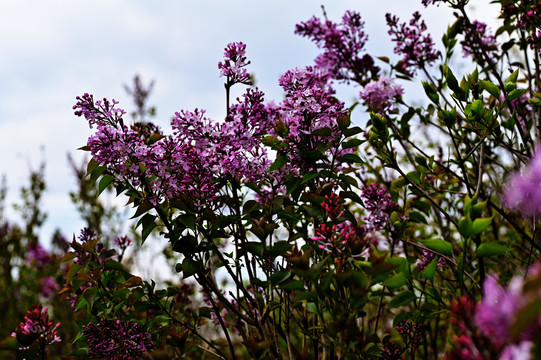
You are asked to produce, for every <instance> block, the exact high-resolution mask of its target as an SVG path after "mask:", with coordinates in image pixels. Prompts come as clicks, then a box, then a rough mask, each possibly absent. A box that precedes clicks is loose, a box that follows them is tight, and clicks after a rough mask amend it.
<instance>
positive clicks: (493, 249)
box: [476, 243, 509, 257]
mask: <svg viewBox="0 0 541 360" xmlns="http://www.w3.org/2000/svg"><path fill="white" fill-rule="evenodd" d="M507 251H509V249H508V248H507V246H504V245H500V244H498V243H483V244H481V245H479V247H478V248H477V253H476V256H477V257H486V256H499V255H503V254H505V253H507Z"/></svg>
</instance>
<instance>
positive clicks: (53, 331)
mask: <svg viewBox="0 0 541 360" xmlns="http://www.w3.org/2000/svg"><path fill="white" fill-rule="evenodd" d="M59 326H60V323H57V324H56V325H53V322H52V319H49V313H48V311H47V308H46V307H45V308H44V307H42V306H41V305H33V306H32V310H30V311H27V313H26V316H25V317H24V321H23V322H21V323H20V324H19V325H18V326H17V329H16V330H15V332H13V333H12V334H11V336H12V337H16V338H17V341H18V342H19V345H21V349H28V348H30V347H31V346H32V345H33V344H34V342H35V341H39V343H40V344H41V345H42V346H45V345H50V344H53V343H56V342H60V340H61V339H60V336H59V335H58V332H57V329H58V327H59Z"/></svg>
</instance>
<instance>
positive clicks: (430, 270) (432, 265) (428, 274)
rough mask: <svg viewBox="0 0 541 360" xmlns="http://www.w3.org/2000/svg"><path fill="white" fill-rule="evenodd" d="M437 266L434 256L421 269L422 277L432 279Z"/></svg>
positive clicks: (436, 258) (436, 259)
mask: <svg viewBox="0 0 541 360" xmlns="http://www.w3.org/2000/svg"><path fill="white" fill-rule="evenodd" d="M437 268H438V257H437V256H436V257H434V259H432V261H431V262H430V264H428V266H427V267H426V269H425V271H423V277H424V278H425V279H428V280H431V281H432V280H434V275H435V274H436V269H437Z"/></svg>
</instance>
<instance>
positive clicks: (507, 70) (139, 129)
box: [16, 0, 541, 359]
mask: <svg viewBox="0 0 541 360" xmlns="http://www.w3.org/2000/svg"><path fill="white" fill-rule="evenodd" d="M420 5H424V6H425V7H427V6H434V5H437V6H442V7H443V6H448V7H450V8H451V9H452V10H453V13H454V15H455V17H456V21H455V23H454V24H452V25H451V26H450V27H449V28H448V30H447V32H446V33H445V34H444V36H443V38H442V47H441V48H440V47H437V46H436V44H435V42H434V40H433V37H432V35H431V34H430V32H429V29H428V28H427V26H426V24H425V22H424V21H423V20H422V18H421V15H420V12H418V11H417V12H415V13H414V14H413V18H412V19H411V20H410V21H409V22H406V23H401V22H400V19H399V18H398V17H397V16H395V15H392V14H387V15H386V22H387V25H388V27H389V31H388V32H389V35H390V41H392V42H393V43H394V52H395V56H396V60H391V58H389V57H374V56H372V55H370V54H368V52H367V50H366V46H365V45H366V43H367V41H368V35H367V34H366V33H365V31H364V21H363V20H362V18H361V16H360V14H359V13H357V12H353V11H348V12H346V13H345V14H344V15H343V17H342V18H341V21H340V22H333V21H332V20H329V19H328V18H327V14H325V12H324V17H323V18H318V17H312V18H310V19H309V20H308V21H305V22H301V23H299V24H298V25H297V26H296V28H295V32H296V33H297V34H298V35H300V36H303V37H306V38H308V39H309V40H311V41H313V42H314V43H315V45H316V46H317V47H318V48H319V49H321V51H322V52H321V54H320V55H319V56H318V57H317V58H316V59H315V60H314V64H312V65H307V66H305V67H299V68H295V69H290V70H287V71H284V73H283V75H282V76H281V77H280V78H279V80H278V83H279V85H280V86H281V88H282V89H283V91H284V97H283V100H281V101H279V102H273V101H268V100H267V99H265V94H264V92H263V91H262V90H260V89H259V88H257V87H256V86H255V84H254V80H253V76H252V74H251V73H250V69H249V65H250V61H249V60H248V56H247V46H246V45H245V44H244V43H242V42H233V43H230V44H228V45H227V46H226V48H225V53H224V59H223V60H222V61H220V62H218V71H219V75H220V76H221V77H223V78H224V87H225V92H226V97H225V98H226V104H225V109H226V115H225V117H224V119H221V120H216V119H210V118H209V117H207V116H206V113H205V110H203V109H201V108H197V109H193V110H179V111H178V112H176V114H175V116H174V117H173V119H172V120H171V123H170V124H171V129H170V130H167V129H160V128H158V127H157V126H156V125H154V124H152V123H151V122H149V121H146V120H145V119H144V118H145V116H146V115H145V114H146V111H140V112H135V113H136V114H138V113H139V114H142V115H140V116H139V118H140V119H139V120H141V121H133V122H130V121H129V120H128V119H126V118H125V115H126V112H125V111H124V110H122V109H121V108H120V107H119V105H120V104H118V103H117V102H116V101H114V100H107V99H103V100H100V101H95V100H94V97H93V96H92V95H89V94H84V95H82V96H80V97H77V103H76V104H75V106H74V110H75V115H77V116H79V117H83V118H84V119H85V120H86V121H87V122H88V123H89V127H90V129H92V131H93V133H92V134H91V135H90V137H89V139H88V141H87V144H86V146H85V147H83V150H86V151H88V152H89V153H90V155H91V157H92V159H91V160H90V161H89V163H88V167H87V169H88V174H87V175H88V177H89V179H90V180H91V181H92V182H95V185H94V186H96V187H97V189H98V194H99V193H100V192H102V191H104V190H105V189H107V188H114V189H115V190H116V192H117V195H121V194H124V195H125V196H126V197H127V198H128V204H130V205H131V206H132V207H133V209H132V210H133V212H134V218H137V219H138V221H137V228H138V233H139V234H140V239H141V241H142V242H144V241H148V242H151V241H153V237H154V236H161V237H164V238H166V239H167V240H168V241H169V247H168V249H167V251H166V252H167V253H168V256H169V259H170V261H171V262H172V266H174V269H175V270H176V272H177V273H179V274H181V278H180V276H179V279H177V280H172V281H170V282H169V283H168V284H167V285H166V286H165V287H164V288H158V287H157V286H156V284H155V282H154V281H153V280H151V279H143V278H141V277H139V276H136V275H134V274H132V273H131V271H130V269H129V268H127V267H126V266H125V265H124V264H123V262H124V261H123V260H124V255H125V251H126V248H127V247H128V246H134V245H135V242H133V243H132V242H131V241H129V240H130V239H129V238H128V237H125V236H122V237H117V238H115V239H116V240H115V241H114V242H115V246H116V247H117V248H118V249H119V250H120V251H119V252H117V251H116V250H115V249H111V248H110V246H109V245H110V244H107V243H106V242H105V241H104V240H105V239H103V238H102V237H100V234H98V233H97V232H95V231H94V230H93V229H92V228H86V229H83V231H82V232H81V234H80V236H79V237H78V238H77V237H74V239H73V241H72V242H71V244H70V246H71V250H70V251H68V252H67V254H66V255H65V256H64V257H63V259H62V263H63V264H65V266H66V268H65V276H64V277H63V284H62V285H63V287H62V289H60V290H59V293H60V295H61V296H62V298H63V299H64V300H65V301H67V303H68V304H69V306H70V307H71V308H72V310H73V313H74V314H75V315H76V316H77V317H78V319H80V321H79V324H80V327H79V332H78V334H75V335H74V336H73V337H71V341H72V342H73V343H74V348H75V350H74V351H73V353H72V355H71V356H73V357H78V358H82V359H84V358H97V359H99V358H119V359H120V358H128V359H131V358H156V359H158V358H163V357H168V358H180V357H185V358H194V359H195V358H203V357H206V356H212V357H216V358H220V359H248V358H250V359H307V358H310V359H312V358H314V359H315V358H318V359H335V358H348V359H349V358H363V359H364V358H366V359H406V358H411V359H414V358H421V359H518V358H520V359H530V358H534V353H535V352H538V348H539V346H541V338H540V337H539V331H538V330H539V326H540V324H541V322H540V319H541V316H540V315H541V308H540V307H539V297H540V294H541V292H540V291H541V285H540V284H541V281H540V279H541V271H539V265H538V264H537V260H536V259H537V258H538V257H539V252H540V251H541V245H539V243H538V236H537V232H538V230H537V226H538V213H539V201H538V200H537V198H536V197H537V193H541V192H540V191H538V190H539V189H538V188H539V181H538V180H537V179H538V178H539V177H538V176H537V171H538V169H537V168H538V167H539V165H538V164H537V162H539V156H538V154H537V152H538V151H539V150H538V149H539V145H538V143H539V141H540V139H541V130H540V129H541V125H540V121H541V120H540V115H539V114H540V113H539V111H538V110H539V109H538V108H539V106H541V96H540V95H539V93H538V89H537V86H538V83H539V78H540V74H539V72H540V70H539V69H540V66H539V54H538V50H539V47H538V44H537V42H538V35H539V34H538V31H537V25H538V24H537V20H536V19H537V17H536V14H537V13H538V10H539V9H538V4H536V3H534V2H530V1H525V0H501V1H499V2H495V6H497V5H500V8H501V17H500V20H501V25H500V27H498V28H497V29H495V30H494V32H493V33H492V32H491V31H490V29H488V27H487V26H486V25H485V23H484V22H482V21H481V20H480V19H479V20H478V19H472V18H470V11H469V8H468V7H467V6H466V5H467V1H462V0H441V1H427V0H423V1H421V2H420ZM457 44H459V46H460V45H461V46H462V52H463V54H464V55H465V56H467V57H468V58H470V59H471V60H472V61H473V62H474V63H475V65H476V68H475V69H473V70H472V71H471V73H466V74H460V75H457V74H455V72H454V71H453V69H451V67H450V66H449V64H453V59H454V56H456V55H455V48H456V47H457ZM437 49H440V50H437ZM416 77H421V85H422V88H423V90H424V92H425V95H426V99H425V101H421V102H416V104H408V103H407V102H406V101H405V100H404V99H403V97H402V95H404V91H405V90H404V87H403V86H402V85H403V82H402V81H405V80H417V78H416ZM337 83H341V84H342V85H349V86H354V87H358V88H359V89H360V90H358V93H359V98H358V99H357V100H356V102H355V103H353V104H348V103H346V102H344V101H341V100H340V99H338V98H337V95H336V91H335V86H336V85H337ZM234 86H235V87H242V89H243V93H242V95H241V96H239V98H237V99H235V100H232V99H230V93H231V89H232V88H233V87H234ZM140 87H141V85H140ZM143 93H144V92H141V91H139V92H134V94H139V95H138V96H140V97H141V98H144V99H146V96H147V95H148V93H144V95H142V94H143ZM136 104H138V105H137V106H138V107H139V108H140V109H146V105H145V102H144V101H139V102H137V101H136ZM359 104H360V105H359ZM360 108H362V109H361V110H360V111H366V112H367V113H368V114H369V115H368V116H367V117H366V119H367V120H366V122H365V123H362V122H360V121H359V120H358V119H356V115H357V114H358V112H359V110H358V109H360ZM354 109H356V110H355V111H353V110H354ZM144 115H145V116H144ZM111 240H112V239H111ZM130 243H132V245H130ZM46 258H47V257H46V256H44V255H40V254H39V248H37V247H35V248H32V256H31V257H29V259H30V260H29V261H30V263H32V264H36V266H37V264H38V263H40V262H42V261H46ZM44 288H45V283H44ZM23 327H24V325H23ZM60 329H62V327H61V328H59V331H60ZM50 330H51V329H50ZM53 330H54V331H56V328H54V329H52V330H51V331H53ZM21 331H22V330H21ZM25 331H26V330H25ZM16 336H17V341H18V342H20V341H21V339H19V336H18V335H16ZM54 339H56V337H55V338H54ZM42 353H46V352H42Z"/></svg>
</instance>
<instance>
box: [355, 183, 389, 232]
mask: <svg viewBox="0 0 541 360" xmlns="http://www.w3.org/2000/svg"><path fill="white" fill-rule="evenodd" d="M361 197H362V198H363V199H364V207H365V209H366V210H368V211H370V215H369V216H368V217H366V218H365V221H366V224H365V226H366V227H367V230H368V231H379V230H382V229H383V228H384V227H385V226H388V225H390V216H391V213H392V212H393V211H394V210H395V209H396V208H397V207H398V205H397V204H396V203H395V202H394V201H393V200H392V198H391V194H389V193H388V192H387V190H386V189H385V188H384V187H379V186H378V185H377V184H376V183H372V184H370V185H369V186H364V187H363V188H362V194H361Z"/></svg>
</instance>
